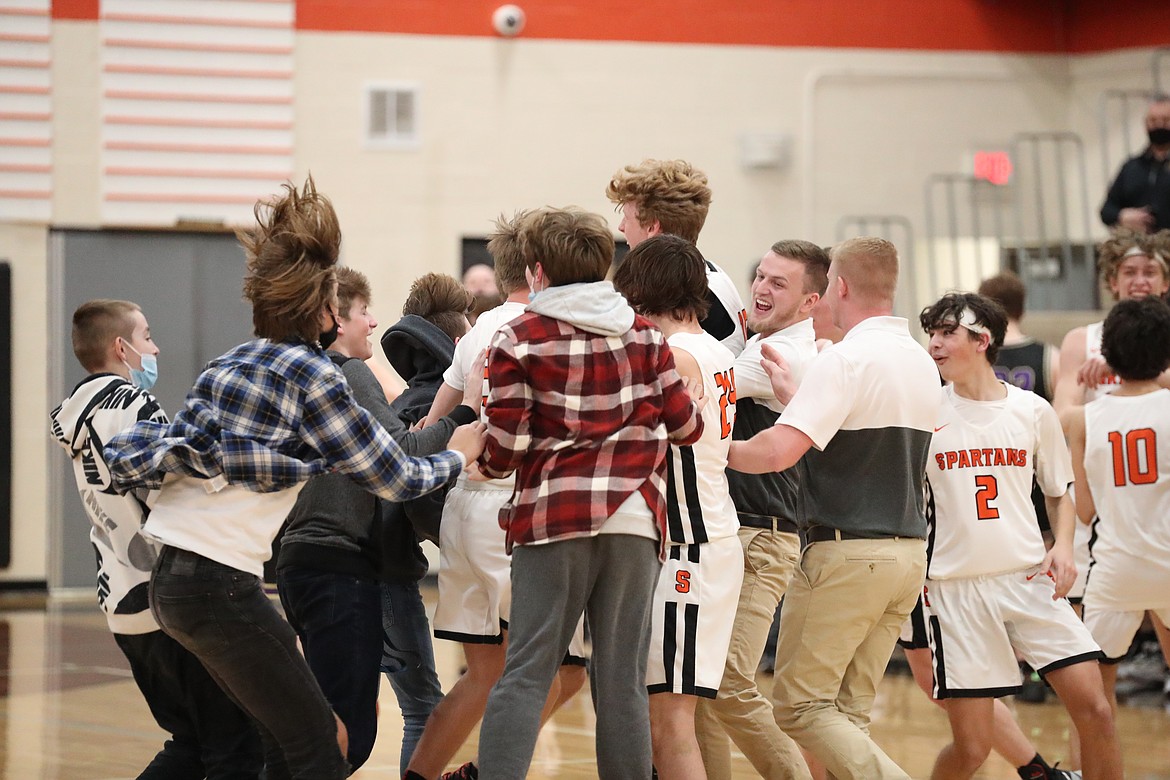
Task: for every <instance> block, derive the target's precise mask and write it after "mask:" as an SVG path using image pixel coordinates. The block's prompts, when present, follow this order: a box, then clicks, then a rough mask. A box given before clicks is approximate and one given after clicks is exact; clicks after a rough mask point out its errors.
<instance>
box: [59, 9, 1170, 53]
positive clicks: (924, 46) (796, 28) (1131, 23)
mask: <svg viewBox="0 0 1170 780" xmlns="http://www.w3.org/2000/svg"><path fill="white" fill-rule="evenodd" d="M500 4H501V1H500V0H459V1H458V2H449V3H448V2H419V0H295V6H296V15H295V19H296V27H297V29H300V30H313V31H325V32H384V33H406V34H417V35H469V36H481V37H492V36H494V35H495V32H494V31H493V30H492V27H491V15H492V11H493V10H495V8H496V7H497V6H499V5H500ZM519 5H521V6H522V7H523V8H524V9H525V11H526V12H527V14H528V23H527V26H526V27H525V29H524V32H523V35H522V37H525V38H534V39H541V38H554V39H557V38H560V39H573V40H597V41H645V42H655V43H713V44H731V45H758V46H795V47H809V46H821V47H831V48H870V49H919V50H969V51H1004V52H1019V53H1028V52H1032V53H1044V52H1049V53H1076V54H1082V53H1091V52H1100V51H1110V50H1114V49H1124V48H1134V47H1157V46H1167V45H1170V3H1167V2H1165V0H1127V2H1126V3H1125V8H1124V10H1120V9H1119V8H1118V7H1117V6H1116V5H1115V4H1113V3H1103V2H1101V0H1049V1H1048V2H1038V1H1037V0H1029V1H1026V2H1021V1H1020V0H998V1H992V0H930V2H922V0H757V1H756V2H738V3H726V2H719V0H673V1H672V0H640V1H639V2H637V3H631V2H629V1H628V0H520V2H519ZM99 7H100V0H53V2H52V14H53V18H54V19H90V20H96V19H97V18H98V13H99Z"/></svg>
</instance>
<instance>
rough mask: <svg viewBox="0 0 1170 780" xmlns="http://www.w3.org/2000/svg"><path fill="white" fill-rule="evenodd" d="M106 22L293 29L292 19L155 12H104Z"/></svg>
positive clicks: (103, 16)
mask: <svg viewBox="0 0 1170 780" xmlns="http://www.w3.org/2000/svg"><path fill="white" fill-rule="evenodd" d="M102 21H104V22H134V23H137V24H181V25H203V26H206V27H248V28H252V29H258V30H291V29H292V21H291V20H289V21H287V22H282V21H278V20H269V19H228V18H224V17H218V16H206V17H204V16H161V15H155V14H103V15H102Z"/></svg>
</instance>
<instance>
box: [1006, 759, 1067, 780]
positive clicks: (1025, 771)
mask: <svg viewBox="0 0 1170 780" xmlns="http://www.w3.org/2000/svg"><path fill="white" fill-rule="evenodd" d="M1016 772H1017V774H1019V776H1020V777H1021V778H1022V780H1081V773H1080V772H1074V771H1072V770H1069V769H1061V768H1060V762H1059V761H1057V762H1056V766H1053V767H1049V766H1047V765H1045V764H1043V763H1038V764H1035V763H1034V764H1028V765H1027V766H1022V767H1020V768H1019V769H1017V770H1016Z"/></svg>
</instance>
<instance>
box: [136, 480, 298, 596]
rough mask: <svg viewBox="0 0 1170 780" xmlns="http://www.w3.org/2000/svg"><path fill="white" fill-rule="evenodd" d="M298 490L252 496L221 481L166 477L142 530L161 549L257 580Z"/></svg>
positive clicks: (238, 487)
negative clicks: (188, 554) (192, 555)
mask: <svg viewBox="0 0 1170 780" xmlns="http://www.w3.org/2000/svg"><path fill="white" fill-rule="evenodd" d="M304 486H305V483H304V482H301V483H299V484H297V485H294V486H293V487H291V488H286V489H285V490H277V491H275V492H272V493H256V492H254V491H251V490H248V489H246V488H243V487H240V486H239V485H229V484H227V482H226V481H224V480H223V479H222V478H217V479H195V478H193V477H187V476H183V475H180V474H167V475H166V478H165V480H164V481H163V485H162V489H161V490H159V492H158V497H157V498H155V500H154V502H153V503H152V504H151V507H150V517H149V518H148V519H147V521H146V525H145V526H143V528H142V531H143V533H145V534H146V535H147V536H149V537H150V538H152V539H156V540H158V541H160V542H162V543H163V544H168V545H170V546H171V547H178V548H179V549H181V550H189V551H191V552H194V553H199V554H200V555H202V556H203V557H204V558H210V559H211V560H213V561H218V562H219V563H222V564H224V565H225V566H231V567H232V568H234V569H239V570H240V571H246V572H248V573H249V574H255V575H256V576H257V577H263V576H264V562H265V561H267V560H268V559H269V558H271V557H272V540H273V539H274V538H275V537H276V535H277V534H278V533H279V532H280V527H281V525H283V524H284V521H285V519H286V518H287V517H288V513H289V512H291V511H292V508H293V504H295V503H296V501H297V495H298V494H299V493H300V492H301V488H302V487H304Z"/></svg>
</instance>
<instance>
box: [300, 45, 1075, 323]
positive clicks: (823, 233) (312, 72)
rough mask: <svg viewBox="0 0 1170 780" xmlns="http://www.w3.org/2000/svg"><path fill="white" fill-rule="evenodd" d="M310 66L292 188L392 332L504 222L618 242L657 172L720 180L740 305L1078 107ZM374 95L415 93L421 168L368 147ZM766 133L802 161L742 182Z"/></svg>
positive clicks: (1018, 87) (868, 67) (436, 54)
mask: <svg viewBox="0 0 1170 780" xmlns="http://www.w3.org/2000/svg"><path fill="white" fill-rule="evenodd" d="M296 57H297V76H296V79H297V84H296V95H297V116H296V123H297V161H296V162H297V170H298V171H299V172H300V174H301V175H303V174H304V172H305V171H307V170H310V169H311V170H312V171H313V173H314V175H315V176H316V177H317V181H318V184H319V185H320V187H321V188H322V190H324V191H325V192H328V193H329V194H330V195H331V196H332V197H333V198H334V199H335V201H336V203H337V206H338V208H339V210H340V212H341V218H342V222H343V229H344V232H345V258H346V261H347V262H349V263H351V264H353V265H355V266H357V267H359V268H361V269H362V270H364V271H366V272H367V273H369V274H370V276H371V280H372V282H373V283H374V286H375V289H376V293H377V296H378V301H377V303H378V306H377V310H378V313H379V314H380V315H381V316H382V318H383V319H384V320H389V319H391V318H392V316H393V315H394V314H395V313H396V311H397V308H398V306H399V304H400V302H401V300H402V297H403V296H404V294H405V291H406V289H407V287H408V285H409V283H410V281H411V280H412V279H413V278H414V277H415V276H417V275H419V274H420V273H423V272H425V271H428V270H443V271H449V272H452V273H454V272H455V270H456V269H457V268H458V253H459V243H458V242H459V238H460V236H462V235H477V234H482V233H483V232H484V231H486V230H487V229H488V228H489V225H490V220H491V218H492V217H493V216H494V215H495V214H497V213H498V212H500V211H508V210H511V209H515V208H519V207H524V206H532V205H540V204H545V203H552V204H567V203H575V204H577V205H581V206H583V207H586V208H589V209H592V210H596V211H600V212H602V213H605V214H607V215H609V217H610V221H611V224H612V225H613V226H614V228H615V229H616V226H617V218H616V216H615V215H614V214H613V211H612V208H611V207H610V205H609V204H608V202H607V201H606V200H605V198H604V192H603V190H604V186H605V183H606V181H607V180H608V176H609V175H610V174H611V173H612V172H613V171H614V170H615V169H616V168H618V167H619V166H620V165H622V164H624V163H627V162H634V161H637V160H639V159H641V158H642V157H646V156H656V157H684V158H687V159H689V160H691V161H692V162H693V163H695V164H696V165H697V166H699V167H701V168H702V169H704V170H705V171H706V172H707V173H708V175H709V176H710V179H711V184H712V188H713V190H714V203H713V205H712V209H711V214H710V216H709V218H708V222H707V227H706V229H705V230H704V233H703V236H702V238H701V239H700V242H699V244H700V247H701V248H702V249H703V250H704V252H705V253H706V254H707V255H708V256H709V257H711V258H712V259H714V260H716V261H717V262H720V263H721V264H723V265H724V266H726V267H727V269H728V271H729V272H730V273H731V274H732V276H733V277H734V278H735V279H736V280H737V282H740V283H741V284H743V285H744V287H746V277H747V273H748V269H749V268H750V266H751V264H752V263H753V262H754V261H755V260H756V259H757V258H758V257H759V256H760V255H761V254H762V253H763V251H764V250H765V249H766V248H767V247H768V245H770V244H771V243H772V242H773V241H774V240H776V239H778V238H786V237H801V238H808V239H811V240H814V241H818V242H823V243H828V242H831V241H833V240H834V238H835V236H836V225H837V221H838V220H839V219H840V217H841V216H843V215H847V214H872V213H897V214H903V215H905V216H907V217H908V218H910V219H911V220H912V221H913V222H914V223H915V225H916V226H917V228H918V230H919V231H920V230H921V225H922V219H923V212H924V205H923V204H924V196H923V185H924V182H925V179H926V177H927V176H928V175H930V174H932V173H936V172H961V171H962V170H964V166H965V165H969V156H970V152H972V151H973V150H975V149H977V148H995V147H997V146H998V147H1003V146H1006V145H1007V143H1008V142H1009V141H1010V139H1011V136H1012V135H1013V134H1015V133H1017V132H1022V131H1034V130H1053V129H1060V128H1063V127H1064V126H1065V125H1066V123H1067V120H1068V106H1067V101H1068V94H1069V89H1070V79H1069V72H1068V64H1067V60H1066V59H1065V58H1063V57H1053V56H1027V57H1025V56H1001V55H994V54H955V53H920V52H872V51H842V50H823V49H767V48H761V47H717V46H689V45H653V44H634V43H595V42H570V41H526V40H523V39H520V40H513V41H503V40H492V39H464V38H454V37H451V38H441V37H431V38H424V37H411V36H394V35H386V36H376V35H363V34H348V35H329V34H319V33H313V34H310V33H302V34H300V35H299V36H298V39H297V55H296ZM326 63H327V65H326ZM379 81H383V82H410V83H416V84H418V85H419V87H420V90H421V97H420V115H421V119H420V126H421V144H420V145H419V146H418V148H417V149H414V150H385V149H371V148H367V147H366V145H365V144H364V143H363V140H362V130H363V129H362V124H361V121H362V100H363V88H364V85H365V84H366V83H367V82H379ZM764 132H781V133H788V134H791V136H792V140H793V144H792V147H791V148H792V159H791V162H790V163H789V164H788V165H786V166H783V167H780V168H770V169H755V170H752V169H746V168H744V167H743V166H742V165H741V163H740V160H739V145H738V139H739V137H740V135H741V134H743V133H764Z"/></svg>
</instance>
